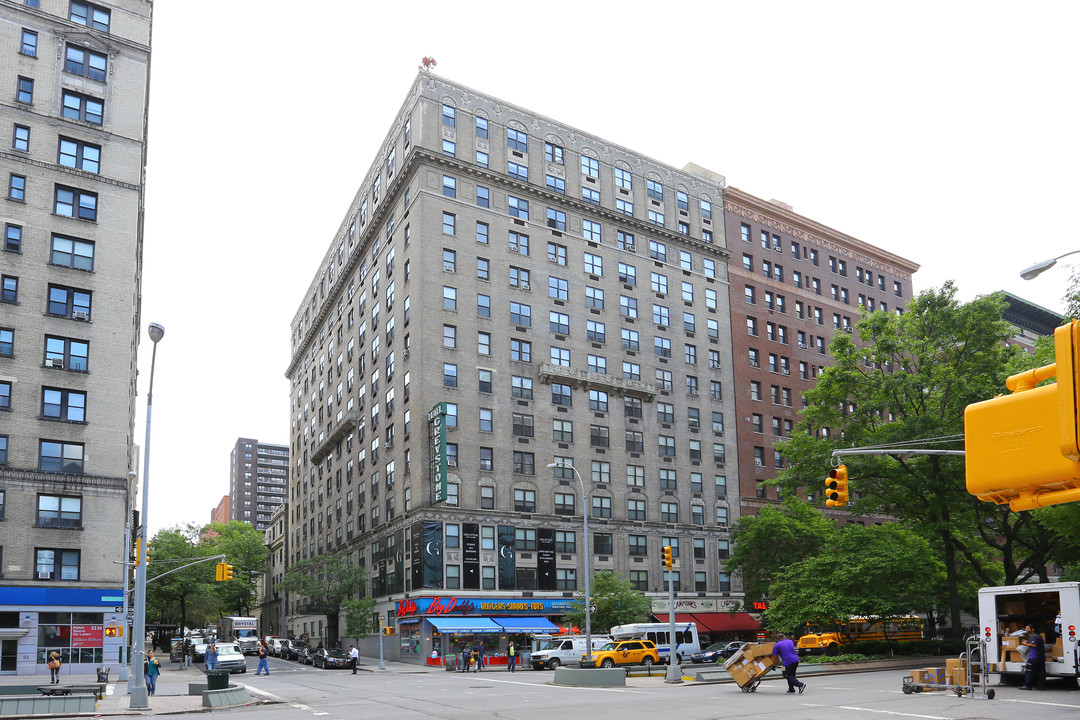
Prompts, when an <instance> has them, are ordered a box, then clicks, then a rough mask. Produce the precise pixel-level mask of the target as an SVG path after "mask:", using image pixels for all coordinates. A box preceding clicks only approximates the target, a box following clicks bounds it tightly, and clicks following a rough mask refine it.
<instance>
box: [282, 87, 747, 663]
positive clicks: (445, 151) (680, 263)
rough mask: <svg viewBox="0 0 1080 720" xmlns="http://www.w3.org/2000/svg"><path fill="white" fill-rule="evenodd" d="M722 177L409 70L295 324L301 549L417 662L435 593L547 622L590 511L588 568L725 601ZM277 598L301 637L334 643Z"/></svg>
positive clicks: (327, 632) (308, 613)
mask: <svg viewBox="0 0 1080 720" xmlns="http://www.w3.org/2000/svg"><path fill="white" fill-rule="evenodd" d="M723 193H724V179H723V178H722V177H721V176H719V175H716V174H715V173H712V172H709V171H707V170H704V169H701V168H697V167H694V166H688V167H687V168H685V169H682V170H680V169H676V168H674V167H670V166H667V165H664V164H662V163H659V162H657V161H655V160H652V159H650V158H648V157H645V156H643V155H640V154H639V153H636V152H634V151H632V150H629V149H627V148H623V147H620V146H618V145H615V144H613V143H611V142H609V141H607V140H603V139H601V138H597V137H595V136H592V135H589V134H587V133H585V132H582V131H580V130H578V129H575V128H572V127H568V126H566V125H564V124H561V123H559V122H557V121H555V120H552V119H549V118H546V117H544V116H541V115H538V114H537V113H534V112H532V111H529V110H526V109H524V108H520V107H516V106H514V105H511V104H509V103H507V102H505V101H502V100H500V99H497V98H494V97H490V96H487V95H484V94H482V93H479V92H476V91H474V90H471V89H469V88H465V87H462V86H460V85H457V84H454V83H451V82H448V81H446V80H444V79H441V78H437V77H434V76H432V75H428V74H426V73H423V74H421V75H420V76H419V77H418V78H417V79H416V81H415V83H414V84H413V86H412V87H411V89H410V91H409V94H408V97H407V99H406V100H405V102H404V104H403V105H402V107H401V109H400V111H399V112H398V115H397V117H396V118H395V121H394V123H393V125H392V127H391V128H390V131H389V132H388V134H387V136H386V138H385V140H384V142H383V145H382V148H381V150H380V152H379V155H378V157H377V158H376V159H375V161H374V163H373V164H372V166H371V168H370V170H369V171H368V173H367V175H366V177H365V178H364V179H363V182H362V183H361V185H360V188H359V190H358V192H357V194H356V196H355V198H354V201H353V203H352V204H351V206H350V207H349V209H348V211H347V212H346V214H345V217H344V218H343V220H342V223H341V226H340V230H339V231H338V232H337V234H336V235H335V236H334V237H333V238H329V239H328V245H329V248H328V251H327V253H326V256H325V258H324V261H323V263H322V265H321V267H320V268H319V271H318V273H317V274H316V276H315V277H314V278H313V280H312V282H311V285H310V287H309V289H308V291H307V293H306V296H305V298H304V300H303V302H302V304H301V306H300V308H299V309H298V311H297V313H296V315H295V317H294V319H293V322H292V360H291V362H290V364H289V367H288V368H287V376H288V378H289V380H290V382H291V391H290V412H291V416H290V428H291V437H290V440H289V444H290V449H291V458H292V463H293V467H292V473H291V479H290V491H289V506H288V509H287V512H288V530H287V533H288V538H287V540H288V541H287V543H286V545H287V548H288V554H289V562H290V563H291V562H296V561H299V560H301V559H303V558H308V557H312V556H316V555H319V554H322V553H327V552H343V553H346V554H347V555H348V556H349V557H350V558H351V559H352V560H353V561H354V562H356V563H358V564H360V565H361V566H363V567H364V568H366V569H367V571H368V576H369V587H368V588H367V592H368V593H370V594H371V595H373V596H374V597H375V598H376V599H377V603H378V605H377V607H378V612H379V614H380V618H381V619H382V622H383V623H384V624H386V625H390V626H394V627H396V629H397V631H398V635H397V637H398V644H399V646H400V651H401V654H402V656H403V657H414V658H419V657H421V656H422V655H425V654H427V653H430V650H431V646H432V643H433V642H434V643H437V642H439V638H440V637H442V636H443V635H445V633H444V634H443V635H440V633H439V629H438V626H436V625H433V624H432V623H431V622H430V621H429V618H428V617H427V616H426V615H425V612H424V608H430V606H431V604H432V603H434V602H436V601H437V600H436V599H437V598H441V599H443V600H445V599H446V598H447V597H451V598H453V600H454V602H456V603H460V604H461V605H460V607H464V605H465V604H470V605H475V606H476V607H478V608H480V609H481V610H483V609H484V608H488V607H490V608H503V610H504V614H505V613H507V612H510V613H512V612H513V611H512V610H507V608H511V607H513V608H516V607H518V606H519V604H517V603H511V602H510V601H512V600H521V599H523V598H528V599H529V602H528V603H527V607H529V608H531V612H532V614H533V615H534V616H537V617H539V618H540V619H542V620H545V621H548V620H552V619H554V620H557V619H558V617H559V616H560V615H561V614H562V612H563V611H564V610H565V609H566V607H567V603H568V599H569V598H572V597H573V596H575V595H576V594H577V592H578V591H580V590H582V589H583V582H584V580H583V575H584V571H585V570H584V568H585V562H584V560H585V547H586V539H585V537H584V535H583V527H582V525H583V523H582V513H583V511H584V512H587V513H588V514H589V523H590V537H589V538H588V547H589V553H590V561H591V567H592V570H593V571H594V572H595V571H599V570H605V569H608V570H612V571H615V572H617V573H619V574H620V575H622V576H624V577H626V578H628V579H629V580H630V582H631V583H632V584H633V585H634V587H636V588H638V589H640V590H641V591H643V592H645V593H646V594H648V595H650V596H654V597H657V598H661V597H662V598H664V600H666V594H667V593H666V588H667V581H668V579H669V577H670V579H671V581H673V582H674V585H675V588H676V590H677V592H678V594H679V596H680V597H688V598H689V597H692V598H694V599H695V601H696V602H699V603H701V604H702V605H703V606H709V607H714V608H716V609H717V610H718V611H719V610H720V609H721V608H724V607H728V606H730V604H732V603H734V602H736V601H737V598H738V595H739V588H738V587H737V585H734V584H733V583H732V579H731V577H730V575H729V574H728V572H727V570H726V568H725V559H726V557H727V551H728V536H727V533H728V527H729V525H730V523H731V522H733V520H734V519H735V518H736V517H737V516H738V513H739V504H738V492H739V490H738V487H739V481H738V477H737V473H736V471H735V469H736V467H737V464H738V451H737V449H736V446H735V443H734V439H733V438H732V437H731V436H730V435H728V436H725V435H724V431H723V428H724V419H725V418H728V422H729V423H730V418H732V417H734V410H735V397H734V391H735V388H734V386H733V375H732V367H731V362H730V357H731V348H730V342H731V327H730V317H731V313H730V308H729V299H728V291H727V284H728V259H729V255H730V253H729V250H728V247H727V243H728V241H727V239H726V238H725V229H724V221H723V216H722V212H723ZM433 409H434V410H435V412H432V411H433ZM436 442H438V447H439V453H438V457H437V458H436V457H435V453H434V452H433V449H434V448H435V444H434V443H436ZM433 459H436V460H439V461H440V462H438V463H437V464H435V465H433V462H432V461H433ZM552 463H556V464H558V466H557V467H555V468H549V467H548V465H549V464H552ZM571 466H572V467H571ZM575 470H576V472H577V473H579V474H580V480H581V482H582V485H583V486H584V495H583V494H582V492H581V487H580V486H579V483H578V479H579V478H578V476H577V475H576V474H575ZM664 545H671V546H673V547H674V548H675V553H676V555H677V558H678V565H677V567H676V569H675V570H674V572H672V573H671V574H670V576H669V575H668V574H667V573H666V572H663V571H662V568H661V565H660V549H661V547H662V546H664ZM289 600H290V603H289V605H288V610H287V613H288V624H289V626H290V627H289V628H288V630H289V632H291V633H293V634H296V635H300V634H304V633H307V634H308V635H309V636H311V637H327V638H330V639H333V638H334V637H336V632H335V630H334V629H330V628H325V627H323V622H324V620H325V617H324V616H320V615H317V614H316V612H315V611H316V609H315V608H312V607H310V606H308V605H307V604H306V603H305V600H304V599H303V598H291V597H290V598H289ZM503 620H505V618H503ZM535 624H536V626H539V627H542V626H543V623H542V622H539V621H537V622H536V623H535ZM549 624H550V623H549ZM504 627H505V625H504Z"/></svg>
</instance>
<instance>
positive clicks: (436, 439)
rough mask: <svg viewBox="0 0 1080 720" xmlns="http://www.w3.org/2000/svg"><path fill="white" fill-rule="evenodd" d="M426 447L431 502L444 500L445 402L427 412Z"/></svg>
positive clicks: (445, 470) (435, 502) (436, 502)
mask: <svg viewBox="0 0 1080 720" xmlns="http://www.w3.org/2000/svg"><path fill="white" fill-rule="evenodd" d="M427 419H428V449H429V450H430V453H429V457H430V458H431V504H432V505H436V504H438V503H441V502H445V500H446V475H447V467H446V403H444V402H441V403H439V404H437V405H436V406H435V407H433V408H431V411H430V412H429V413H428V416H427Z"/></svg>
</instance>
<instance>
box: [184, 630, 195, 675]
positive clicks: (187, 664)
mask: <svg viewBox="0 0 1080 720" xmlns="http://www.w3.org/2000/svg"><path fill="white" fill-rule="evenodd" d="M192 652H194V649H193V648H192V647H191V638H187V637H186V638H184V669H185V670H190V669H191V654H192Z"/></svg>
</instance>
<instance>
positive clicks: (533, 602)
mask: <svg viewBox="0 0 1080 720" xmlns="http://www.w3.org/2000/svg"><path fill="white" fill-rule="evenodd" d="M576 609H577V608H576V607H575V601H574V599H573V598H555V599H547V598H456V597H453V596H438V597H430V598H415V599H413V598H410V599H408V600H401V601H399V602H398V604H397V611H396V612H397V617H399V618H400V617H411V616H416V615H428V616H439V615H562V614H563V613H568V612H571V611H573V610H576Z"/></svg>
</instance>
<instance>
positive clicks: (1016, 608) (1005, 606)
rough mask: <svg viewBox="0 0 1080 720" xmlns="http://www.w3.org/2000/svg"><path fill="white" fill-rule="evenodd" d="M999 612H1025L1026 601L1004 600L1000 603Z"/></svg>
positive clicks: (1016, 613) (1017, 613)
mask: <svg viewBox="0 0 1080 720" xmlns="http://www.w3.org/2000/svg"><path fill="white" fill-rule="evenodd" d="M1000 608H1001V612H1003V613H1004V614H1006V615H1025V614H1027V603H1025V602H1024V601H1023V600H1006V601H1005V602H1003V603H1002V604H1001V605H1000Z"/></svg>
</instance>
